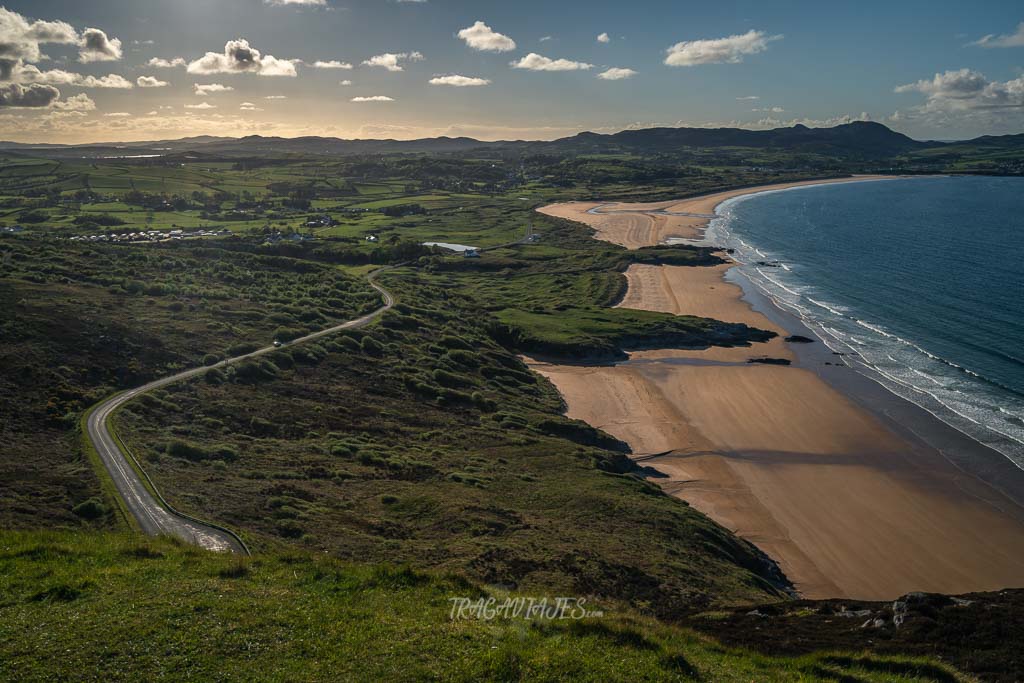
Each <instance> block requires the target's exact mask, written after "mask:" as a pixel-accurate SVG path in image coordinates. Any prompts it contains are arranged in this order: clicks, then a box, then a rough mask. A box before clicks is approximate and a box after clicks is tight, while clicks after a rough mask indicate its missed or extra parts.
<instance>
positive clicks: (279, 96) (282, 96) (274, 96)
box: [263, 95, 288, 100]
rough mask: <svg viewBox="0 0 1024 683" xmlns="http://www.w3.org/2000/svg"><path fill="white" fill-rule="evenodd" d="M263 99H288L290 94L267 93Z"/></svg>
mask: <svg viewBox="0 0 1024 683" xmlns="http://www.w3.org/2000/svg"><path fill="white" fill-rule="evenodd" d="M263 99H265V100H287V99H288V96H287V95H267V96H266V97H264V98H263Z"/></svg>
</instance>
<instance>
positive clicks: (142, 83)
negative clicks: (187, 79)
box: [135, 76, 170, 88]
mask: <svg viewBox="0 0 1024 683" xmlns="http://www.w3.org/2000/svg"><path fill="white" fill-rule="evenodd" d="M135 84H136V85H138V86H139V87H140V88H165V87H167V86H168V85H170V83H168V82H167V81H161V80H160V79H159V78H157V77H156V76H139V77H138V78H136V79H135Z"/></svg>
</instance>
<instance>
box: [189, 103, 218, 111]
mask: <svg viewBox="0 0 1024 683" xmlns="http://www.w3.org/2000/svg"><path fill="white" fill-rule="evenodd" d="M216 108H217V105H215V104H210V103H209V102H200V103H199V104H186V105H185V109H216Z"/></svg>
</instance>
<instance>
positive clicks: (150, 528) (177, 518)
mask: <svg viewBox="0 0 1024 683" xmlns="http://www.w3.org/2000/svg"><path fill="white" fill-rule="evenodd" d="M387 269H388V268H381V269H378V270H376V271H374V272H373V273H371V274H370V275H369V276H368V277H367V281H368V282H369V284H370V286H371V287H373V288H374V289H376V290H377V291H378V292H380V294H381V296H382V297H383V299H384V304H383V305H382V306H381V307H380V308H378V309H377V310H375V311H373V312H372V313H369V314H368V315H364V316H363V317H361V318H357V319H355V320H349V321H348V322H344V323H341V324H340V325H335V326H334V327H328V328H327V329H323V330H320V331H319V332H314V333H312V334H307V335H306V336H305V337H299V338H298V339H294V340H292V341H291V342H289V343H288V344H287V346H294V345H295V344H302V343H304V342H308V341H313V340H314V339H319V338H320V337H324V336H327V335H329V334H334V333H335V332H340V331H341V330H351V329H355V328H358V327H363V326H364V325H367V324H369V323H371V322H372V321H373V320H375V319H376V318H379V317H380V316H381V315H383V314H384V313H385V312H387V311H388V310H390V309H391V307H392V306H393V305H394V303H395V300H394V298H393V297H392V296H391V294H390V292H388V291H387V290H386V289H384V288H383V287H381V286H380V285H378V284H377V283H376V282H374V277H376V275H377V274H378V273H380V272H381V271H384V270H387ZM276 348H277V347H275V346H266V347H264V348H261V349H258V350H256V351H253V352H251V353H246V354H244V355H241V356H235V357H234V358H228V359H226V360H222V361H220V362H219V363H215V364H213V365H208V366H204V367H199V368H193V369H191V370H185V371H184V372H179V373H178V374H176V375H171V376H169V377H163V378H161V379H158V380H154V381H152V382H150V383H149V384H144V385H142V386H141V387H137V388H135V389H130V390H128V391H124V392H121V393H119V394H115V395H114V396H111V397H110V398H108V399H107V400H105V401H103V402H102V403H100V404H99V405H97V406H96V407H95V408H94V409H93V411H92V413H91V414H90V415H89V419H88V420H87V422H86V430H87V433H88V436H89V439H90V440H91V441H92V443H93V445H94V446H95V447H96V452H97V453H98V454H99V456H100V459H101V460H102V461H103V465H104V467H106V468H107V471H108V472H109V473H110V476H111V478H112V479H113V480H114V486H115V487H116V488H117V491H118V493H119V494H120V496H121V498H122V499H123V500H124V502H125V505H126V507H127V508H128V511H129V512H130V513H131V515H132V516H133V517H134V518H135V519H136V520H138V523H139V526H140V527H141V528H142V531H143V532H144V533H146V534H149V535H150V536H156V535H159V534H167V535H171V536H177V537H178V538H181V539H182V540H184V541H186V542H188V543H193V544H195V545H198V546H201V547H203V548H206V549H208V550H215V551H219V552H237V553H247V552H248V551H247V550H246V548H245V546H244V545H243V544H242V543H241V542H240V541H239V539H238V538H236V537H235V536H234V535H233V534H231V533H230V532H228V531H225V530H223V529H219V528H216V527H213V526H210V525H208V524H204V523H202V522H200V521H198V520H195V519H192V518H189V517H187V516H186V515H183V514H181V513H179V512H177V511H176V510H174V509H173V508H171V507H170V506H169V505H166V504H165V503H164V502H163V501H158V500H157V499H156V498H155V497H154V496H153V494H151V493H150V492H149V489H148V488H146V486H145V484H144V483H143V480H142V477H140V476H139V473H138V472H137V471H136V470H135V468H133V467H132V466H131V464H130V462H129V457H130V456H128V455H126V454H125V453H124V452H122V451H121V448H120V447H119V446H118V443H117V441H116V440H115V439H114V436H113V434H111V432H110V427H109V426H108V424H107V422H108V419H109V418H110V416H111V415H112V414H113V413H114V411H115V410H117V409H118V408H119V407H121V406H122V405H124V404H125V403H127V402H128V401H130V400H132V399H133V398H135V397H137V396H139V395H140V394H144V393H146V392H147V391H152V390H153V389H158V388H160V387H163V386H166V385H168V384H171V383H173V382H179V381H181V380H183V379H188V378H190V377H195V376H197V375H201V374H203V373H204V372H207V371H208V370H212V369H213V368H223V367H226V366H228V365H232V364H234V363H238V362H240V361H243V360H248V359H251V358H256V357H257V356H262V355H264V354H267V353H271V352H272V351H275V350H276Z"/></svg>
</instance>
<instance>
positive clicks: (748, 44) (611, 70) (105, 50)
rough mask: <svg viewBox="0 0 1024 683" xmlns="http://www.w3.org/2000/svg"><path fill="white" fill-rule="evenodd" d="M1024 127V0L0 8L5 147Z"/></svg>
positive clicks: (947, 132)
mask: <svg viewBox="0 0 1024 683" xmlns="http://www.w3.org/2000/svg"><path fill="white" fill-rule="evenodd" d="M863 119H870V120H873V121H878V122H881V123H884V124H886V125H888V126H889V127H891V128H893V129H895V130H898V131H900V132H903V133H906V134H908V135H910V136H912V137H915V138H918V139H942V140H951V139H963V138H969V137H974V136H978V135H985V134H1006V133H1020V132H1024V5H1022V4H1021V3H1020V2H1019V1H1014V2H1001V1H995V0H992V1H986V2H976V3H966V2H962V1H956V2H953V1H943V0H928V1H927V2H924V1H920V2H918V1H910V0H900V1H897V2H892V1H891V0H890V1H888V2H875V1H872V0H863V1H861V2H857V3H833V2H821V1H820V0H816V1H814V2H798V1H788V2H782V1H768V0H760V1H751V2H743V1H737V0H716V1H715V2H690V1H687V0H675V1H672V0H639V1H635V2H629V3H626V2H612V1H607V2H599V3H595V2H591V1H589V0H558V1H556V2H552V1H551V0H545V1H538V0H519V1H517V2H514V3H512V2H496V1H491V0H89V1H88V2H83V1H82V0H30V1H22V0H18V1H14V0H7V1H6V2H4V0H0V139H2V140H12V141H18V142H50V143H84V142H117V141H129V140H159V139H170V138H179V137H185V136H192V135H223V136H242V135H252V134H259V135H280V136H288V137H292V136H300V135H327V136H336V137H345V138H397V139H412V138H419V137H433V136H438V135H450V136H458V135H466V136H470V137H475V138H479V139H484V140H499V139H554V138H558V137H564V136H567V135H573V134H575V133H578V132H580V131H583V130H591V131H596V132H615V131H619V130H624V129H629V128H645V127H651V126H714V127H717V126H736V127H744V128H775V127H781V126H791V125H794V124H796V123H803V124H805V125H808V126H812V127H818V126H830V125H836V124H838V123H844V122H848V121H852V120H863Z"/></svg>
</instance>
